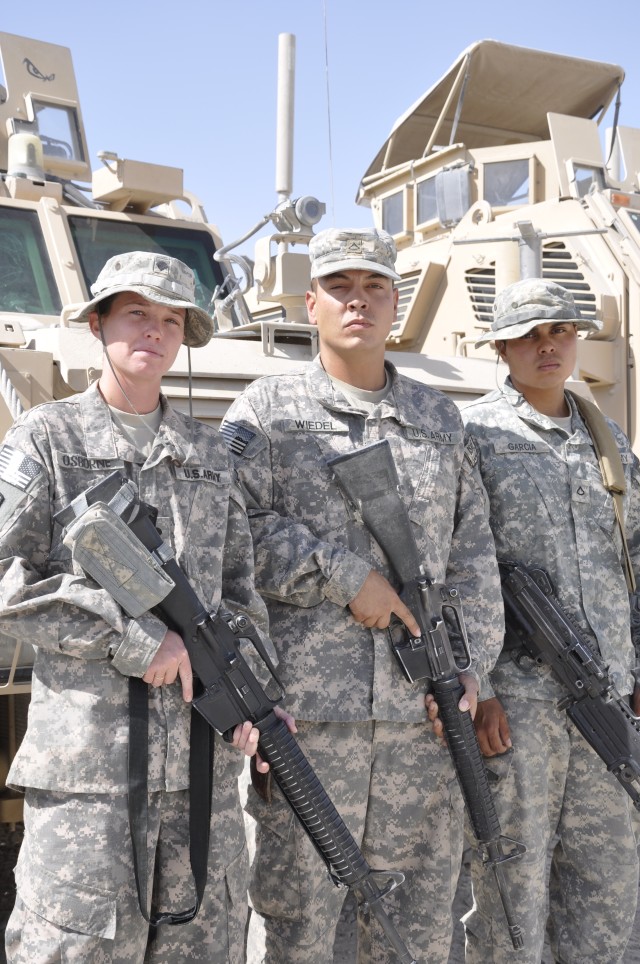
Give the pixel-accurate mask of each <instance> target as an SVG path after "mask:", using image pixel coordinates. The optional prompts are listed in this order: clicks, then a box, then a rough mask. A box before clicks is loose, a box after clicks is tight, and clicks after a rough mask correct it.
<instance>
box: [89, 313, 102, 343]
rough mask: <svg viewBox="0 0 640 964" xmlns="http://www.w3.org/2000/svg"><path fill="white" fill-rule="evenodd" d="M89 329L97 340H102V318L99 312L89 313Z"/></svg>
mask: <svg viewBox="0 0 640 964" xmlns="http://www.w3.org/2000/svg"><path fill="white" fill-rule="evenodd" d="M89 328H90V329H91V333H92V334H93V335H95V336H96V338H100V316H99V314H98V312H97V311H91V312H89Z"/></svg>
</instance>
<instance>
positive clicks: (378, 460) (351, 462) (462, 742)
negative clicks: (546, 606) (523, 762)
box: [328, 439, 525, 950]
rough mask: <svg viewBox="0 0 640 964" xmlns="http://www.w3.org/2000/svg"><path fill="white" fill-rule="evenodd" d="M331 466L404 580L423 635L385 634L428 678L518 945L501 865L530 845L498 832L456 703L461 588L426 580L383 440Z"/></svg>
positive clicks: (462, 635)
mask: <svg viewBox="0 0 640 964" xmlns="http://www.w3.org/2000/svg"><path fill="white" fill-rule="evenodd" d="M328 465H329V466H330V468H331V469H332V470H333V472H334V474H335V476H336V479H337V481H338V484H339V485H340V487H341V489H342V490H343V492H344V493H345V495H346V497H347V499H348V500H349V502H350V503H351V504H352V505H353V506H354V508H355V509H356V511H357V512H358V513H359V515H360V517H361V518H362V521H363V522H364V524H365V525H366V527H367V528H368V529H369V531H370V532H371V534H372V536H373V537H374V539H375V540H376V542H377V543H378V545H379V546H380V548H381V549H382V550H383V551H384V553H385V555H386V556H387V558H388V560H389V562H390V563H391V566H392V568H393V569H394V571H395V573H396V575H397V577H398V579H399V580H400V583H401V585H402V588H401V591H400V596H401V598H402V600H403V601H404V603H405V604H406V606H407V607H408V609H410V610H411V612H412V613H413V616H414V617H415V619H416V621H417V622H418V624H419V625H420V629H421V633H420V636H417V637H413V636H411V635H410V633H409V631H408V630H407V628H406V627H405V626H404V624H403V623H400V622H399V621H394V624H392V626H391V627H390V628H389V632H388V635H389V640H390V643H391V647H392V649H393V652H394V653H395V655H396V657H397V659H398V661H399V663H400V666H401V667H402V671H403V673H404V675H405V676H406V678H407V679H408V680H409V682H410V683H415V682H418V681H419V680H423V679H425V680H430V683H431V691H432V692H433V695H434V697H435V699H436V702H437V704H438V709H439V715H440V717H441V719H442V723H443V726H444V732H445V736H446V740H447V745H448V747H449V751H450V753H451V757H452V760H453V765H454V767H455V772H456V776H457V778H458V782H459V784H460V789H461V790H462V796H463V798H464V802H465V804H466V807H467V812H468V814H469V819H470V822H471V827H472V830H473V833H474V836H475V838H476V840H477V841H478V844H479V847H480V852H481V855H482V858H483V860H484V862H485V863H488V864H490V865H491V867H492V868H493V872H494V874H495V878H496V883H497V886H498V890H499V893H500V898H501V900H502V906H503V908H504V912H505V917H506V919H507V926H508V928H509V934H510V936H511V942H512V944H513V946H514V948H515V949H516V950H519V949H520V948H521V947H523V939H522V932H521V929H520V926H519V925H518V924H517V923H516V921H515V920H514V913H513V906H512V904H511V899H510V896H509V893H508V890H507V887H506V881H505V878H504V874H503V867H502V864H503V862H504V861H505V860H509V859H511V858H513V857H517V856H519V855H520V854H522V853H524V849H525V848H524V847H523V846H522V844H520V843H517V842H516V841H514V840H510V839H508V838H505V837H503V836H502V834H501V831H500V823H499V821H498V815H497V813H496V809H495V804H494V802H493V796H492V793H491V788H490V787H489V781H488V777H487V770H486V767H485V764H484V760H483V758H482V754H481V752H480V747H479V746H478V738H477V736H476V732H475V729H474V726H473V720H472V719H471V714H470V713H469V712H465V713H463V712H461V710H460V709H459V707H458V703H459V702H460V699H461V698H462V695H463V694H464V686H462V684H461V683H460V681H459V679H458V676H459V674H460V673H461V672H464V670H465V669H467V668H468V666H469V662H470V654H469V645H468V641H467V634H466V629H465V626H464V619H463V615H462V606H461V604H460V599H459V596H458V593H457V590H456V589H453V588H449V587H447V586H445V585H443V584H442V583H434V582H431V580H430V579H429V578H428V577H427V574H426V572H425V570H424V566H423V565H422V563H421V561H420V557H419V555H418V548H417V545H416V541H415V537H414V534H413V530H412V528H411V520H410V519H409V515H408V512H407V509H406V506H405V504H404V502H403V501H402V499H401V497H400V494H399V479H398V474H397V471H396V466H395V463H394V461H393V455H392V453H391V447H390V445H389V442H388V441H387V440H386V439H383V440H382V441H380V442H374V443H373V444H372V445H367V446H365V447H364V448H362V449H358V450H357V451H355V452H350V453H348V454H347V455H340V456H338V457H337V458H334V459H330V460H329V461H328ZM445 618H446V619H448V620H449V621H450V622H451V623H452V624H453V626H454V627H455V634H456V636H457V637H458V638H459V640H460V642H461V644H462V647H463V649H464V657H463V658H461V659H458V660H456V657H455V656H454V653H453V649H452V646H451V641H450V639H449V634H448V631H447V627H446V625H445ZM503 840H508V842H509V844H510V846H511V849H510V851H509V852H508V853H505V852H504V850H503V846H502V841H503Z"/></svg>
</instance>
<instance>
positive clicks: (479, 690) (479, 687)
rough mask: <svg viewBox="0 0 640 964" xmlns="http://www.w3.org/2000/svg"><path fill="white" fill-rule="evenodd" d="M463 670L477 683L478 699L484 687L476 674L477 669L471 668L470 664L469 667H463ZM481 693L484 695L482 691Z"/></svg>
mask: <svg viewBox="0 0 640 964" xmlns="http://www.w3.org/2000/svg"><path fill="white" fill-rule="evenodd" d="M463 672H465V673H466V674H467V676H471V677H473V679H474V680H475V681H476V683H477V684H478V699H480V693H481V692H482V691H483V690H484V688H485V687H483V685H482V682H481V677H480V676H479V675H478V672H477V670H475V669H474V668H473V666H470V667H469V669H465V670H464V671H463ZM482 695H483V697H484V693H483V692H482ZM484 698H485V699H486V697H484Z"/></svg>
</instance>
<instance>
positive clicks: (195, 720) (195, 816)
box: [128, 676, 214, 933]
mask: <svg viewBox="0 0 640 964" xmlns="http://www.w3.org/2000/svg"><path fill="white" fill-rule="evenodd" d="M213 747H214V733H213V730H212V729H211V727H210V726H209V724H208V723H207V722H206V720H205V719H204V718H203V717H202V716H201V715H200V714H199V713H197V712H196V711H195V710H194V709H193V708H192V710H191V739H190V745H189V857H190V861H191V873H192V874H193V879H194V882H195V888H196V902H195V904H194V906H193V907H191V908H189V910H185V911H182V912H181V913H177V914H174V913H170V912H161V913H158V914H154V915H153V917H151V916H150V914H149V910H148V907H149V880H148V860H147V831H148V823H149V807H148V765H149V687H148V685H147V684H146V683H144V682H143V681H142V680H141V679H138V678H137V677H134V676H131V677H129V758H128V784H129V786H128V808H129V829H130V833H131V845H132V849H133V868H134V873H135V878H136V887H137V889H138V903H139V904H140V911H141V913H142V916H143V917H144V919H145V920H146V921H148V922H149V924H150V925H151V927H152V928H153V927H158V926H160V924H188V923H189V921H191V920H193V918H194V917H195V916H196V914H197V913H198V910H199V909H200V904H201V903H202V897H203V894H204V889H205V885H206V883H207V859H208V856H209V828H210V825H211V794H212V790H213ZM152 886H153V885H152ZM152 933H153V932H152Z"/></svg>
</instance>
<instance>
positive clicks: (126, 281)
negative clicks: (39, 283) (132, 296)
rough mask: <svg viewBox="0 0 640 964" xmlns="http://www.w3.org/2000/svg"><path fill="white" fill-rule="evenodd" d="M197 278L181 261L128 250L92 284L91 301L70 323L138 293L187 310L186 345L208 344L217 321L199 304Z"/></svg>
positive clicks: (163, 255) (109, 264) (73, 314)
mask: <svg viewBox="0 0 640 964" xmlns="http://www.w3.org/2000/svg"><path fill="white" fill-rule="evenodd" d="M195 290H196V279H195V275H194V273H193V271H192V270H191V268H189V267H188V265H186V264H184V262H182V261H179V260H178V258H170V257H169V256H168V255H165V254H158V253H151V252H148V251H127V252H125V253H124V254H117V255H114V257H112V258H109V260H108V261H107V263H106V264H105V266H104V267H103V269H102V271H101V272H100V274H99V275H98V277H97V278H96V281H95V283H94V284H92V285H91V294H92V295H93V296H94V297H93V298H92V299H91V301H87V302H85V303H84V304H82V305H79V306H78V308H77V310H76V311H74V312H73V313H72V314H70V315H69V321H86V322H88V321H89V315H90V313H91V312H92V311H95V310H96V307H97V305H98V304H99V303H100V302H101V301H104V299H105V298H108V297H110V295H115V294H119V293H120V292H122V291H135V292H136V293H137V294H139V295H142V297H143V298H147V299H148V300H149V301H153V302H155V303H156V304H161V305H171V307H172V308H184V309H185V310H186V316H185V325H184V344H185V345H189V346H190V347H191V348H200V347H202V346H203V345H206V344H207V342H208V341H209V340H210V338H211V336H212V335H213V318H212V317H211V316H210V315H209V314H207V312H206V311H204V309H202V308H199V307H198V305H196V303H195Z"/></svg>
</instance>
